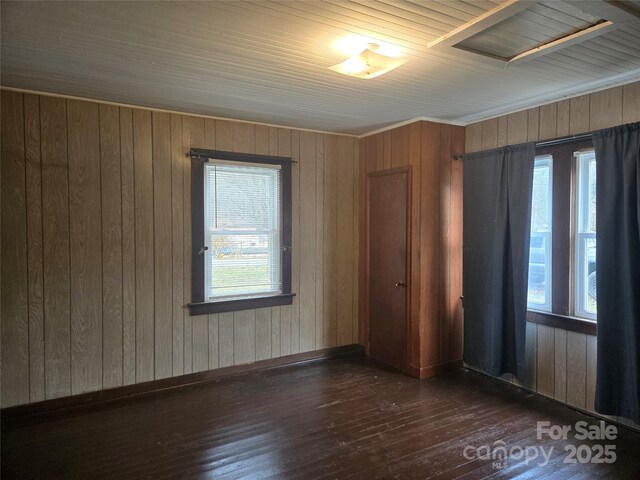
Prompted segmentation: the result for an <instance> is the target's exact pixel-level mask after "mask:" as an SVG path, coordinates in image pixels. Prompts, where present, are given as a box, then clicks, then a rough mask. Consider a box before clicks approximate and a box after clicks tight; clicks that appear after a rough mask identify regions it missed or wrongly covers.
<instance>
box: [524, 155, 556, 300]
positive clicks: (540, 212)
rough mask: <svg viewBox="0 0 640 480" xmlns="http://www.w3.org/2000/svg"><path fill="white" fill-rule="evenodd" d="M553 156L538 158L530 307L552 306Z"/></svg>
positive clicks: (533, 214)
mask: <svg viewBox="0 0 640 480" xmlns="http://www.w3.org/2000/svg"><path fill="white" fill-rule="evenodd" d="M551 165H552V158H551V157H550V156H541V157H536V163H535V168H534V171H533V193H532V201H531V241H530V245H529V286H528V295H527V301H528V304H529V307H531V308H536V309H541V310H550V309H551V209H552V205H551V199H552V185H553V183H552V167H551Z"/></svg>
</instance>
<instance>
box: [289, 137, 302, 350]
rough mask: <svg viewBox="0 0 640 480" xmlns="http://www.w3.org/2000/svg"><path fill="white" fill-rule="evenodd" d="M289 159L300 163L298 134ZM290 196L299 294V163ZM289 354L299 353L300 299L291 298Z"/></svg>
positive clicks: (293, 279) (295, 288)
mask: <svg viewBox="0 0 640 480" xmlns="http://www.w3.org/2000/svg"><path fill="white" fill-rule="evenodd" d="M291 158H293V159H294V160H295V161H297V162H299V161H300V132H298V131H295V130H294V131H292V132H291ZM291 170H292V172H291V177H292V179H291V182H292V184H291V195H292V198H293V206H292V207H293V208H292V209H291V210H292V219H293V226H292V239H293V242H292V243H293V245H292V246H293V250H292V255H291V256H292V260H291V268H292V275H291V286H292V288H293V291H294V292H298V293H299V292H300V163H298V164H297V165H296V164H294V166H293V168H292V169H291ZM290 348H291V353H298V352H299V351H300V298H299V297H298V296H295V297H293V304H292V305H291V331H290Z"/></svg>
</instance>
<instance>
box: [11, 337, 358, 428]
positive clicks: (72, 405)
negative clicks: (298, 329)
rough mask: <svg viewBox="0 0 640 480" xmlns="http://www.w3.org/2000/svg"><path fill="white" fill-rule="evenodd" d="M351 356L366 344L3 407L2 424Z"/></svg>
mask: <svg viewBox="0 0 640 480" xmlns="http://www.w3.org/2000/svg"><path fill="white" fill-rule="evenodd" d="M347 355H364V347H363V346H362V345H358V344H352V345H344V346H340V347H331V348H324V349H322V350H314V351H311V352H304V353H297V354H294V355H286V356H283V357H278V358H270V359H267V360H259V361H257V362H253V363H247V364H244V365H234V366H231V367H223V368H217V369H215V370H207V371H204V372H198V373H190V374H187V375H180V376H178V377H171V378H163V379H161V380H152V381H150V382H144V383H137V384H134V385H126V386H122V387H116V388H110V389H107V390H100V391H96V392H90V393H82V394H79V395H72V396H69V397H62V398H54V399H51V400H44V401H42V402H36V403H30V404H26V405H18V406H15V407H7V408H3V409H2V410H1V411H0V415H1V419H0V420H1V422H2V429H5V428H11V427H12V426H13V425H16V424H19V423H22V422H23V421H24V420H25V419H27V418H34V417H38V418H42V417H47V416H50V415H52V414H58V413H62V412H66V411H69V410H74V409H77V408H80V407H89V406H94V405H96V404H101V403H105V402H110V401H113V400H118V399H121V398H128V397H133V396H137V395H145V394H149V393H154V392H159V391H163V390H169V389H174V388H180V387H185V386H189V385H195V384H199V383H205V382H210V381H212V380H219V379H221V378H223V377H228V376H231V375H238V374H242V373H247V372H252V371H256V370H264V369H267V368H276V367H282V366H285V365H292V364H297V363H305V362H312V361H317V360H325V359H329V358H336V357H343V356H347Z"/></svg>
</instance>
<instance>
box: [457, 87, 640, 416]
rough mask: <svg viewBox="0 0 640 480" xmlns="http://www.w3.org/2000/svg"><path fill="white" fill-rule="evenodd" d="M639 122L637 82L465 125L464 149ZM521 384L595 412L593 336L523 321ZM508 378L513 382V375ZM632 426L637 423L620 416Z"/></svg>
mask: <svg viewBox="0 0 640 480" xmlns="http://www.w3.org/2000/svg"><path fill="white" fill-rule="evenodd" d="M637 121H640V82H635V83H630V84H627V85H623V86H620V87H615V88H611V89H608V90H603V91H600V92H596V93H592V94H590V95H583V96H581V97H576V98H571V99H567V100H563V101H560V102H557V103H551V104H548V105H543V106H541V107H536V108H531V109H529V110H524V111H521V112H517V113H513V114H510V115H505V116H502V117H497V118H492V119H489V120H484V121H482V122H478V123H474V124H471V125H468V126H467V127H466V147H465V148H466V149H465V151H466V152H475V151H479V150H486V149H490V148H495V147H501V146H504V145H511V144H516V143H522V142H527V141H538V140H546V139H551V138H557V137H562V136H565V135H573V134H579V133H586V132H590V131H593V130H598V129H601V128H607V127H612V126H616V125H621V124H624V123H630V122H637ZM526 365H527V368H526V376H525V379H524V382H523V384H524V386H525V387H527V388H530V389H532V390H535V391H537V392H538V393H541V394H543V395H546V396H548V397H552V398H555V399H557V400H559V401H561V402H564V403H567V404H569V405H572V406H574V407H578V408H581V409H584V410H588V411H591V412H595V411H594V407H593V403H594V395H595V379H596V337H594V336H591V335H586V334H583V333H576V332H570V331H566V330H563V329H560V328H553V327H548V326H545V325H538V324H535V323H530V322H528V323H527V343H526ZM506 378H507V379H508V380H509V381H512V382H514V383H517V381H516V380H515V379H514V378H512V377H511V376H507V377H506ZM617 420H618V421H620V422H621V423H626V424H628V425H630V426H634V427H635V428H640V426H638V425H635V424H633V423H632V422H631V421H629V420H626V419H623V418H618V419H617Z"/></svg>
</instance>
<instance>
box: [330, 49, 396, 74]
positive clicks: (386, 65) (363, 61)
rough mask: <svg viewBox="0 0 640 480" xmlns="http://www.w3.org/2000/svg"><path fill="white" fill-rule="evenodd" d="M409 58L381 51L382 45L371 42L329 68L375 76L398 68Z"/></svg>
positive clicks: (341, 71)
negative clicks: (358, 51)
mask: <svg viewBox="0 0 640 480" xmlns="http://www.w3.org/2000/svg"><path fill="white" fill-rule="evenodd" d="M406 61H407V60H406V59H404V58H398V57H394V56H390V55H385V54H383V53H381V48H380V45H378V44H377V43H369V44H368V45H367V48H365V49H364V50H362V51H361V52H360V53H358V54H356V55H354V56H353V57H351V58H349V59H347V60H345V61H344V62H342V63H338V64H337V65H333V66H331V67H329V69H331V70H333V71H334V72H338V73H342V74H344V75H349V76H352V77H356V78H365V79H369V78H375V77H377V76H379V75H382V74H383V73H387V72H389V71H391V70H393V69H394V68H398V67H399V66H400V65H402V64H403V63H405V62H406Z"/></svg>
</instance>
